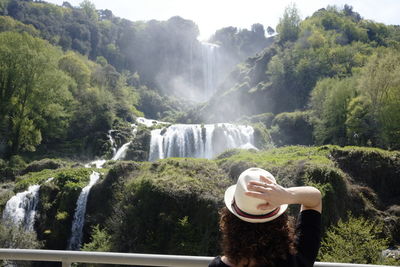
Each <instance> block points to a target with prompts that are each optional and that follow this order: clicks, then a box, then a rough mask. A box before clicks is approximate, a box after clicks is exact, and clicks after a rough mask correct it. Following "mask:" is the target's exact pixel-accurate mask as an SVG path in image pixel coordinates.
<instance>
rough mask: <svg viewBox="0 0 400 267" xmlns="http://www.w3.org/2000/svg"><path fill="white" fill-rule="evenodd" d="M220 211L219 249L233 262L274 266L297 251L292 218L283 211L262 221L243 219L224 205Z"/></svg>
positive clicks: (243, 264) (246, 264) (242, 264)
mask: <svg viewBox="0 0 400 267" xmlns="http://www.w3.org/2000/svg"><path fill="white" fill-rule="evenodd" d="M219 213H220V222H219V225H220V230H221V233H222V242H221V247H222V252H223V254H224V255H225V256H226V257H228V259H229V261H230V262H232V263H233V264H235V265H240V266H276V264H277V262H278V261H279V260H281V259H282V260H284V259H286V258H287V256H288V254H295V253H296V248H295V234H294V227H293V222H292V221H293V220H292V219H291V218H289V216H288V215H287V214H286V213H284V214H282V215H281V216H279V217H278V218H276V219H274V220H273V221H270V222H265V223H249V222H245V221H242V220H240V219H239V218H238V217H236V216H235V215H233V214H232V213H231V212H230V211H229V210H228V209H227V208H226V207H224V208H222V209H221V210H220V212H219Z"/></svg>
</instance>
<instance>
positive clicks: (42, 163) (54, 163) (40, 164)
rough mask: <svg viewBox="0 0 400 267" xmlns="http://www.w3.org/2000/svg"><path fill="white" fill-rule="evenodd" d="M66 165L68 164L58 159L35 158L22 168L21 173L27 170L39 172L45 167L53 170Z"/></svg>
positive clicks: (27, 171)
mask: <svg viewBox="0 0 400 267" xmlns="http://www.w3.org/2000/svg"><path fill="white" fill-rule="evenodd" d="M66 166H68V164H67V163H66V162H64V161H62V160H60V159H47V158H46V159H41V160H35V161H33V162H31V163H29V164H28V166H26V168H25V169H24V170H22V173H21V174H22V175H23V174H26V173H29V172H40V171H42V170H45V169H50V170H55V169H59V168H63V167H66Z"/></svg>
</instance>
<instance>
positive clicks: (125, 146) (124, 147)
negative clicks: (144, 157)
mask: <svg viewBox="0 0 400 267" xmlns="http://www.w3.org/2000/svg"><path fill="white" fill-rule="evenodd" d="M130 144H131V142H128V143H125V144H123V145H122V146H121V147H120V148H119V149H118V151H117V152H116V153H115V155H114V156H113V157H112V159H111V160H120V159H124V158H125V154H126V151H127V150H128V147H129V145H130Z"/></svg>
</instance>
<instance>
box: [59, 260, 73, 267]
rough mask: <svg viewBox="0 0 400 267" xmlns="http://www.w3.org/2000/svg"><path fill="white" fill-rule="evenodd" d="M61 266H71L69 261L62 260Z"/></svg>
mask: <svg viewBox="0 0 400 267" xmlns="http://www.w3.org/2000/svg"><path fill="white" fill-rule="evenodd" d="M61 266H62V267H71V262H70V261H62V265H61Z"/></svg>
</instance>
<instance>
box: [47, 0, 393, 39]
mask: <svg viewBox="0 0 400 267" xmlns="http://www.w3.org/2000/svg"><path fill="white" fill-rule="evenodd" d="M45 1H46V2H50V3H54V4H58V5H61V4H62V3H63V2H64V1H65V0H45ZM68 2H69V3H70V4H72V5H73V6H79V3H81V2H82V0H69V1H68ZM91 2H92V3H94V4H95V6H96V9H109V10H111V11H112V12H113V14H114V15H116V16H118V17H121V18H125V19H129V20H131V21H138V20H143V21H148V20H151V19H155V20H168V19H169V18H170V17H173V16H180V17H182V18H184V19H190V20H192V21H193V22H195V23H196V24H197V26H198V27H199V30H200V36H199V39H200V40H206V39H208V38H209V37H210V36H211V35H212V34H213V33H214V32H215V31H216V30H218V29H221V28H223V27H228V26H234V27H238V28H240V29H244V28H246V29H250V27H251V25H253V24H254V23H261V24H263V25H264V27H265V28H266V27H268V26H271V27H272V28H274V29H275V27H276V25H277V24H278V22H279V18H280V17H281V16H282V14H283V11H284V9H285V7H286V6H288V5H290V4H291V3H294V4H296V6H297V8H298V9H299V11H300V15H301V17H302V18H303V19H304V18H306V17H307V16H311V15H312V14H313V13H314V12H315V11H317V10H318V9H320V8H323V7H326V6H328V5H337V6H339V7H343V5H344V4H348V5H351V6H353V10H354V11H356V12H358V13H360V15H361V16H362V17H363V18H365V19H370V20H374V21H376V22H382V23H385V24H396V25H400V16H399V13H400V1H399V0H380V1H376V0H295V1H293V0H274V1H271V0H240V1H239V0H111V1H110V0H91Z"/></svg>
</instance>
